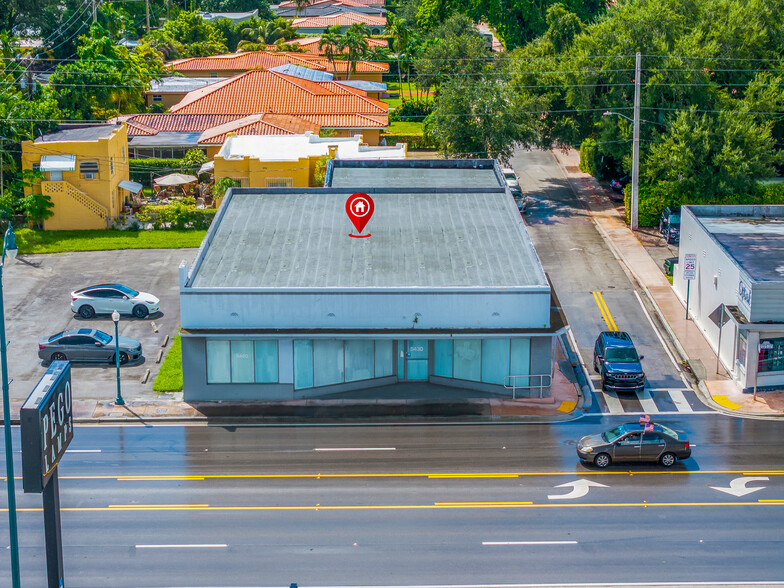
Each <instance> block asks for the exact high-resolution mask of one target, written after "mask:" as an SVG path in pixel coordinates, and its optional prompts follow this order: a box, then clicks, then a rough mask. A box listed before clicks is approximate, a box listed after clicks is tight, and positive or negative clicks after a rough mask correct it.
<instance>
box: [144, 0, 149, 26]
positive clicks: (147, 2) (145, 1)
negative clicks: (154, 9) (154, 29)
mask: <svg viewBox="0 0 784 588" xmlns="http://www.w3.org/2000/svg"><path fill="white" fill-rule="evenodd" d="M144 8H145V13H146V15H147V32H148V33H149V32H150V0H144Z"/></svg>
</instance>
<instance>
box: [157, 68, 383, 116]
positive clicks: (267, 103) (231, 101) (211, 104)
mask: <svg viewBox="0 0 784 588" xmlns="http://www.w3.org/2000/svg"><path fill="white" fill-rule="evenodd" d="M170 110H171V112H173V113H181V114H209V113H214V112H220V113H224V114H239V115H249V114H256V113H262V112H269V113H273V114H292V115H296V116H301V117H304V116H305V115H316V114H317V115H327V114H330V115H338V114H340V115H346V114H349V115H355V114H362V115H376V116H381V117H383V119H384V120H386V119H387V115H388V112H389V110H388V107H387V105H386V103H384V102H381V101H380V100H374V99H372V98H368V97H367V94H366V93H365V92H361V91H357V90H356V89H355V88H348V87H346V86H342V85H340V84H337V83H335V82H313V81H310V80H303V79H301V78H295V77H293V76H287V75H284V74H281V73H278V72H274V71H267V70H252V71H248V72H245V73H243V74H240V75H237V76H234V77H233V78H229V79H227V80H224V81H223V82H218V83H216V84H212V85H210V86H206V87H204V88H199V89H198V90H193V91H192V92H189V93H188V94H186V95H185V97H184V98H183V99H182V100H181V101H180V102H179V103H178V104H175V105H174V106H172V107H171V109H170ZM309 120H311V119H309ZM374 126H375V125H374ZM384 126H385V125H384Z"/></svg>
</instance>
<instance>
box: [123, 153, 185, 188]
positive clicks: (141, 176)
mask: <svg viewBox="0 0 784 588" xmlns="http://www.w3.org/2000/svg"><path fill="white" fill-rule="evenodd" d="M129 168H130V176H131V180H133V181H134V182H139V183H142V184H145V185H147V184H148V183H149V182H150V173H152V174H153V175H155V176H160V175H165V174H169V173H175V172H177V173H190V174H195V173H196V172H197V171H198V168H197V167H184V166H183V164H182V159H159V158H150V159H131V160H129Z"/></svg>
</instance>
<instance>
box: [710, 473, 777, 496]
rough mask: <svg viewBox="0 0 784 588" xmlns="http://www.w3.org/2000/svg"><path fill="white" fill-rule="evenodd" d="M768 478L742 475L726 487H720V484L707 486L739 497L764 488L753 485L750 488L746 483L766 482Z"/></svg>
mask: <svg viewBox="0 0 784 588" xmlns="http://www.w3.org/2000/svg"><path fill="white" fill-rule="evenodd" d="M769 480H770V478H768V477H767V476H751V477H744V478H735V479H734V480H732V481H731V482H730V485H729V487H728V488H722V487H721V486H708V488H712V489H714V490H718V491H719V492H724V493H725V494H731V495H732V496H737V497H738V498H740V497H741V496H746V494H751V493H752V492H756V491H757V490H764V489H765V486H754V487H752V488H747V487H746V484H748V483H749V482H767V481H769Z"/></svg>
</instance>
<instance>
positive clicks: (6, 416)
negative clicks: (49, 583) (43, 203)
mask: <svg viewBox="0 0 784 588" xmlns="http://www.w3.org/2000/svg"><path fill="white" fill-rule="evenodd" d="M16 253H17V248H16V235H15V234H14V229H13V228H12V227H11V223H10V222H9V223H8V229H7V230H6V232H5V238H4V239H3V254H2V256H0V364H2V377H3V433H4V434H5V472H6V473H5V480H6V486H7V493H8V534H9V535H10V548H11V585H12V586H13V588H20V579H19V541H18V533H17V529H16V486H15V484H14V452H13V450H12V448H11V402H10V400H9V393H8V358H7V354H8V344H7V342H6V339H5V309H4V308H3V268H4V267H5V256H6V255H8V257H9V258H10V259H14V258H16Z"/></svg>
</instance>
